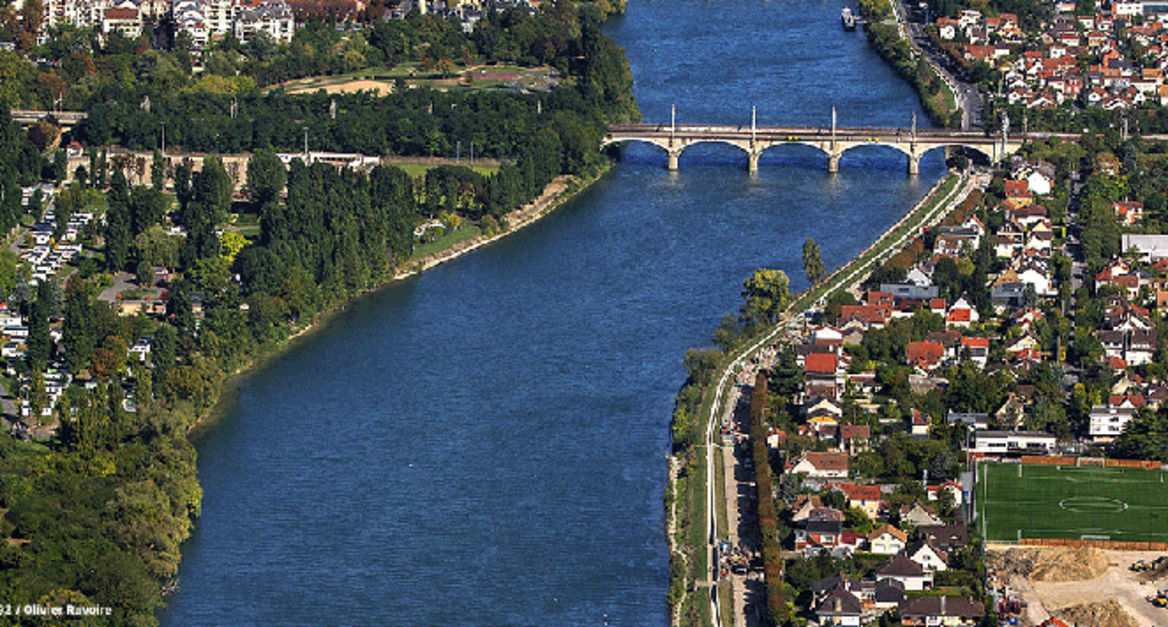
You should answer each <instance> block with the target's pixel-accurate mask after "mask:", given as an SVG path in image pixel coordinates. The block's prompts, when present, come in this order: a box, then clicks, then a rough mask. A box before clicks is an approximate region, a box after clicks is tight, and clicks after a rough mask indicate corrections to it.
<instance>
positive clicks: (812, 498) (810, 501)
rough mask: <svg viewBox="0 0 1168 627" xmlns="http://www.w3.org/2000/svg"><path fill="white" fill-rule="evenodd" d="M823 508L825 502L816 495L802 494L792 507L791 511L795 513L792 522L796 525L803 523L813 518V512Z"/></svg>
mask: <svg viewBox="0 0 1168 627" xmlns="http://www.w3.org/2000/svg"><path fill="white" fill-rule="evenodd" d="M822 507H823V501H822V500H821V499H820V498H819V496H817V495H815V494H800V495H799V496H798V497H796V498H795V502H794V503H793V504H792V505H791V509H792V510H793V511H794V512H795V513H794V514H792V515H791V520H792V521H793V522H796V523H800V522H803V521H805V520H807V518H808V517H810V516H811V511H812V510H815V509H820V508H822Z"/></svg>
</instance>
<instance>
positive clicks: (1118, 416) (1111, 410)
mask: <svg viewBox="0 0 1168 627" xmlns="http://www.w3.org/2000/svg"><path fill="white" fill-rule="evenodd" d="M1136 411H1137V410H1136V408H1135V407H1133V406H1131V405H1128V406H1126V407H1125V406H1123V405H1120V406H1111V405H1093V406H1092V407H1091V415H1090V422H1089V424H1088V428H1087V435H1089V436H1091V438H1092V439H1093V440H1094V441H1096V442H1110V441H1111V440H1114V439H1115V438H1117V437H1119V435H1120V434H1121V433H1123V430H1124V428H1126V427H1127V423H1129V422H1131V421H1132V419H1133V418H1135V417H1136Z"/></svg>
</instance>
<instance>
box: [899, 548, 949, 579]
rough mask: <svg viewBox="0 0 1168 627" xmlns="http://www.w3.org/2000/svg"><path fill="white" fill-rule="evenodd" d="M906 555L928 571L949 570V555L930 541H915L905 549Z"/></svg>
mask: <svg viewBox="0 0 1168 627" xmlns="http://www.w3.org/2000/svg"><path fill="white" fill-rule="evenodd" d="M905 555H907V556H908V558H909V559H910V560H912V561H914V562H916V563H918V564H920V565H921V568H924V569H925V570H927V571H931V572H937V571H941V570H949V556H948V555H946V554H945V552H944V551H942V550H941V549H939V548H937V547H935V546H933V545H931V544H929V543H928V541H925V542H915V543H913V544H912V545H911V546H909V547H908V549H907V550H906V551H905Z"/></svg>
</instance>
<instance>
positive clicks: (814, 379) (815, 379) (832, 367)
mask: <svg viewBox="0 0 1168 627" xmlns="http://www.w3.org/2000/svg"><path fill="white" fill-rule="evenodd" d="M839 368H840V357H839V356H837V355H836V354H835V353H812V354H809V355H807V357H806V358H804V383H805V384H806V385H807V386H808V388H814V389H816V390H822V391H823V392H825V396H829V397H830V398H836V397H839V395H840V383H841V382H840V381H839V379H840V378H842V377H839V376H837V375H836V372H837V371H839Z"/></svg>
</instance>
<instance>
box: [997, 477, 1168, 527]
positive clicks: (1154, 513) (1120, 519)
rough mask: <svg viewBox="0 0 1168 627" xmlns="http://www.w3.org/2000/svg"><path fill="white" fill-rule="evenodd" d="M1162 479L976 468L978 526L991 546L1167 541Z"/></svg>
mask: <svg viewBox="0 0 1168 627" xmlns="http://www.w3.org/2000/svg"><path fill="white" fill-rule="evenodd" d="M1165 474H1168V473H1164V472H1162V471H1159V470H1143V469H1139V468H1102V467H1098V466H1081V467H1075V466H1035V465H1021V464H998V463H983V464H979V465H978V478H977V493H976V496H975V498H976V503H977V513H978V520H977V528H978V530H980V531H981V533H982V537H983V538H985V539H986V540H991V541H992V540H1015V541H1016V540H1018V539H1019V538H1020V537H1021V538H1076V539H1078V538H1094V539H1100V540H1116V541H1121V542H1168V478H1165V477H1164V475H1165ZM1019 475H1021V476H1019Z"/></svg>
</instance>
